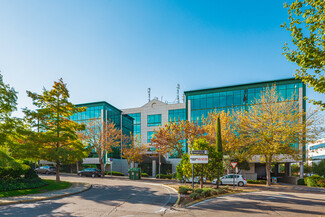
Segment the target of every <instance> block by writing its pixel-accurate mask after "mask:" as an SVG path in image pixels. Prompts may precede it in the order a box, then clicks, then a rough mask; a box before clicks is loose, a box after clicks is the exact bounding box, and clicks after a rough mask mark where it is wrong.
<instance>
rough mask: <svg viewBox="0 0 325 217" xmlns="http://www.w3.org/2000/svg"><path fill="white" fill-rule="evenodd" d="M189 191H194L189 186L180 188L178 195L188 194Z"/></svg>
mask: <svg viewBox="0 0 325 217" xmlns="http://www.w3.org/2000/svg"><path fill="white" fill-rule="evenodd" d="M189 191H193V188H190V187H189V186H186V185H184V186H180V187H179V188H178V193H180V194H188V192H189Z"/></svg>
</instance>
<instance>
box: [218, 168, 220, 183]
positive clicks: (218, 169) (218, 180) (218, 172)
mask: <svg viewBox="0 0 325 217" xmlns="http://www.w3.org/2000/svg"><path fill="white" fill-rule="evenodd" d="M219 180H220V168H218V171H217V188H219Z"/></svg>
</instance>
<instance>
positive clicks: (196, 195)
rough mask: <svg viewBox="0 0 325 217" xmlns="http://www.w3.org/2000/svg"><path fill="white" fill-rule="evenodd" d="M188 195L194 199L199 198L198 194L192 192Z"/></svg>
mask: <svg viewBox="0 0 325 217" xmlns="http://www.w3.org/2000/svg"><path fill="white" fill-rule="evenodd" d="M190 197H191V198H192V199H194V200H196V199H199V197H200V194H198V193H195V192H193V193H192V194H190Z"/></svg>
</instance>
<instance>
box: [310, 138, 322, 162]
mask: <svg viewBox="0 0 325 217" xmlns="http://www.w3.org/2000/svg"><path fill="white" fill-rule="evenodd" d="M322 144H323V145H322ZM315 146H316V147H315ZM317 147H318V148H317ZM306 155H307V160H308V163H318V162H320V161H321V159H325V138H323V139H320V140H318V141H316V142H315V143H309V144H308V145H307V147H306ZM315 159H317V160H315Z"/></svg>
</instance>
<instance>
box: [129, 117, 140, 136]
mask: <svg viewBox="0 0 325 217" xmlns="http://www.w3.org/2000/svg"><path fill="white" fill-rule="evenodd" d="M128 115H129V116H130V117H132V118H133V119H134V121H133V134H134V135H138V136H141V113H133V114H128Z"/></svg>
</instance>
